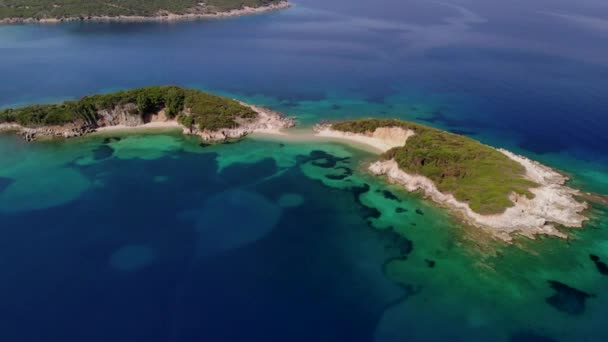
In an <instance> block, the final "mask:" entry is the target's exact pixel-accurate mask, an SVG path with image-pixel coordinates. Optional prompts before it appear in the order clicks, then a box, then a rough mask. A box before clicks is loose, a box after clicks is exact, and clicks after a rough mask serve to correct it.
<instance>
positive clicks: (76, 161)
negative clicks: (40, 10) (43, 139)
mask: <svg viewBox="0 0 608 342" xmlns="http://www.w3.org/2000/svg"><path fill="white" fill-rule="evenodd" d="M607 18H608V5H606V4H604V3H603V2H600V1H596V0H586V1H581V2H577V3H572V2H567V1H561V0H556V1H545V0H543V1H538V0H537V1H532V2H530V1H526V2H524V1H511V2H509V3H508V4H505V3H500V2H497V1H494V0H493V1H477V0H473V1H455V0H452V1H449V2H442V3H440V2H437V3H429V2H427V1H397V0H381V1H375V2H361V1H360V2H356V3H353V2H352V1H345V0H332V1H320V0H301V1H298V2H296V6H295V7H294V8H292V9H289V10H286V11H282V12H277V13H271V14H266V15H259V16H253V17H244V18H236V19H227V20H217V21H198V22H185V23H174V24H167V23H162V24H161V23H138V24H117V23H114V24H104V23H98V24H95V23H68V24H61V25H16V26H0V108H2V107H11V106H19V105H24V104H29V103H41V102H58V101H62V100H66V99H76V98H78V97H80V96H83V95H86V94H91V93H98V92H109V91H114V90H118V89H124V88H130V87H136V86H146V85H153V84H177V85H181V86H187V87H193V88H198V89H201V90H206V91H212V92H215V93H218V94H222V95H226V96H230V97H234V98H238V99H241V100H244V101H248V102H250V103H254V104H259V105H265V106H269V107H271V108H273V109H276V110H279V111H282V112H284V113H287V114H289V115H293V116H296V117H297V118H298V121H299V124H300V125H301V126H310V125H312V124H314V123H315V122H318V121H319V120H323V119H337V118H355V117H367V116H377V117H399V118H403V119H408V120H413V121H418V122H421V123H425V124H428V125H432V126H435V127H439V128H442V129H446V130H450V131H453V132H456V133H460V134H465V135H468V136H471V137H473V138H476V139H479V140H481V141H483V142H486V143H488V144H492V145H494V146H500V147H505V148H508V149H510V150H513V151H515V152H517V153H521V154H524V155H527V156H529V157H531V158H534V159H537V160H540V161H542V162H544V163H546V164H548V165H551V166H553V167H556V168H559V169H561V170H563V171H564V172H567V173H568V174H569V175H571V177H572V181H571V184H572V185H573V186H576V187H579V188H582V189H584V190H586V191H593V192H597V193H603V194H608V135H607V134H606V131H607V130H608V113H607V111H608V59H607V58H606V56H608V44H605V42H606V41H608V19H607ZM373 158H374V156H373V155H370V154H368V153H366V152H363V151H358V150H355V149H352V148H350V147H347V146H342V145H339V144H330V143H322V142H316V143H308V144H304V143H297V142H284V141H279V140H276V139H262V138H248V139H245V140H244V141H241V142H239V143H234V144H226V145H219V146H206V145H201V144H200V142H199V141H197V140H196V139H192V138H185V137H182V136H181V135H180V134H179V133H176V132H170V131H163V132H157V133H155V134H113V135H105V136H95V137H87V138H84V139H80V140H71V141H64V142H49V143H35V144H25V143H24V142H22V141H20V140H19V139H17V138H15V137H12V136H7V135H3V136H0V279H1V281H0V303H2V304H1V305H0V340H2V341H171V342H173V341H343V340H349V341H379V342H380V341H489V340H493V341H606V340H608V329H607V328H606V326H605V317H607V315H608V309H607V307H608V266H606V263H608V208H606V207H602V206H594V207H592V208H591V209H590V211H589V214H590V216H591V220H590V222H589V223H588V224H587V226H586V227H585V229H584V230H578V231H576V232H574V233H573V234H572V236H573V238H572V239H570V240H568V241H565V240H556V239H549V238H540V239H537V240H535V241H530V240H527V239H519V240H518V241H516V243H515V244H514V245H510V246H505V245H503V244H500V243H497V242H494V241H491V240H489V239H487V237H484V236H482V235H481V234H480V233H479V232H476V231H475V230H473V229H471V228H467V227H463V226H462V225H460V224H459V223H458V222H456V221H455V220H454V219H452V218H451V217H450V216H449V215H448V214H447V213H446V212H445V211H443V210H440V209H437V208H434V207H433V206H432V205H430V204H429V203H427V202H426V201H424V200H422V199H421V198H420V197H419V196H417V195H412V194H407V193H405V192H403V191H401V190H400V189H398V188H395V187H392V186H390V185H387V184H385V183H383V182H382V181H381V180H379V179H374V178H373V177H370V176H368V175H366V174H365V173H364V172H362V166H363V165H364V164H365V163H366V162H369V161H370V160H373Z"/></svg>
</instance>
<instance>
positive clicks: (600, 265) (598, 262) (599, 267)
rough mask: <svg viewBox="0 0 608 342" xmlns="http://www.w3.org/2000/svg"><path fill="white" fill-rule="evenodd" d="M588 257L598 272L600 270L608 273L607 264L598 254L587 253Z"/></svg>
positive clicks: (604, 273)
mask: <svg viewBox="0 0 608 342" xmlns="http://www.w3.org/2000/svg"><path fill="white" fill-rule="evenodd" d="M589 259H591V261H593V263H594V264H595V267H596V268H597V271H598V272H600V273H601V274H603V275H608V265H606V263H605V262H603V261H601V260H600V257H599V256H597V255H594V254H589Z"/></svg>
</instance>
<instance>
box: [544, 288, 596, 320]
mask: <svg viewBox="0 0 608 342" xmlns="http://www.w3.org/2000/svg"><path fill="white" fill-rule="evenodd" d="M547 282H548V283H549V285H550V286H551V288H552V289H553V290H555V294H554V295H552V296H550V297H547V299H546V300H545V301H546V302H547V304H549V305H551V306H552V307H554V308H555V309H557V310H559V311H561V312H564V313H567V314H569V315H573V316H578V315H582V314H583V313H584V312H585V302H586V300H587V298H590V297H593V295H592V294H589V293H587V292H585V291H581V290H579V289H575V288H573V287H570V286H568V285H566V284H564V283H561V282H559V281H555V280H548V281H547Z"/></svg>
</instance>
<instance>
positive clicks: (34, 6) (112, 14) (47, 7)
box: [0, 0, 291, 24]
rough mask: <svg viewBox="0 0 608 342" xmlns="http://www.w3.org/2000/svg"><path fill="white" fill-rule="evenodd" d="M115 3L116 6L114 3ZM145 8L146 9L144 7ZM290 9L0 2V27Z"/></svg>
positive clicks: (253, 2) (129, 1)
mask: <svg viewBox="0 0 608 342" xmlns="http://www.w3.org/2000/svg"><path fill="white" fill-rule="evenodd" d="M114 2H116V3H114ZM144 5H145V6H144ZM289 7H291V4H290V3H289V2H288V1H286V0H245V1H242V2H239V1H233V0H211V1H206V2H196V1H193V0H173V1H170V0H159V1H150V2H148V3H146V2H143V3H142V2H137V1H133V0H126V1H120V2H117V1H113V0H109V1H104V2H101V1H99V0H91V1H87V2H83V3H78V2H77V3H74V2H67V1H64V0H58V1H50V0H34V1H31V4H30V3H28V1H16V0H0V24H22V23H40V24H53V23H61V22H73V21H93V22H172V21H187V20H199V19H217V18H228V17H238V16H246V15H253V14H260V13H266V12H273V11H278V10H282V9H286V8H289Z"/></svg>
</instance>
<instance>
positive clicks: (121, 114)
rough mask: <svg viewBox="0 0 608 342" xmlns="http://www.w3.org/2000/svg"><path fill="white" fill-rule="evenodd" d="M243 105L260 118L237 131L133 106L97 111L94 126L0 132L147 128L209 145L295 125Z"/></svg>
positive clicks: (5, 127)
mask: <svg viewBox="0 0 608 342" xmlns="http://www.w3.org/2000/svg"><path fill="white" fill-rule="evenodd" d="M241 105H244V106H247V107H249V108H251V109H253V110H254V111H255V112H256V113H257V114H258V115H257V117H256V118H254V119H243V120H241V121H240V122H238V124H239V126H238V127H236V128H224V129H219V130H199V129H197V128H193V127H184V126H182V125H180V124H179V123H178V122H177V121H175V120H168V119H167V116H166V115H165V111H164V110H161V111H159V112H158V113H155V114H152V115H148V116H146V117H142V116H138V115H132V114H131V113H132V112H133V111H134V110H135V108H136V107H135V105H134V104H127V105H124V106H120V107H116V108H114V109H112V110H104V111H100V112H98V114H99V115H100V117H101V119H99V120H98V121H97V122H96V123H95V124H87V123H84V122H83V123H71V124H67V125H61V126H44V127H38V128H29V127H23V126H21V125H19V124H16V123H3V124H0V132H9V131H10V132H15V133H17V134H18V135H20V136H22V137H23V139H24V140H26V141H28V142H32V141H36V140H44V139H53V138H62V139H69V138H76V137H82V136H85V135H88V134H91V133H95V132H100V131H112V130H125V129H146V128H178V129H181V130H182V132H183V134H185V135H196V136H199V137H200V138H201V139H202V140H203V141H206V142H222V141H226V140H230V139H239V138H243V137H245V136H247V135H249V134H252V133H256V132H261V133H275V134H280V130H282V129H285V128H289V127H292V126H294V125H295V119H293V118H290V117H286V116H284V115H283V114H281V113H278V112H274V111H271V110H269V109H266V108H263V107H258V106H251V105H248V104H245V103H242V102H241Z"/></svg>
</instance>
